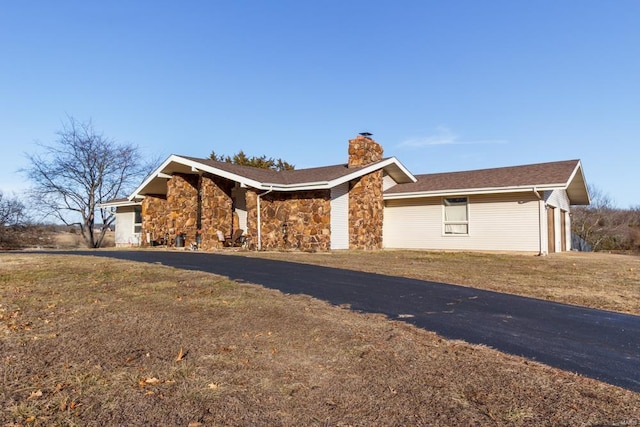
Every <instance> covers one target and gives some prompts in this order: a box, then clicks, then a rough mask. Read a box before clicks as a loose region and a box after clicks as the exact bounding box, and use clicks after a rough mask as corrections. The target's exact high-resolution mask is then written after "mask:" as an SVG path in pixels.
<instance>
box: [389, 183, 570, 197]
mask: <svg viewBox="0 0 640 427" xmlns="http://www.w3.org/2000/svg"><path fill="white" fill-rule="evenodd" d="M558 189H561V190H564V189H565V187H564V185H562V184H559V185H542V186H540V185H528V186H517V187H498V188H473V189H471V188H467V189H464V188H461V189H456V190H442V191H416V192H413V193H394V194H383V196H382V197H383V199H384V200H398V199H417V198H420V197H439V196H440V197H442V196H455V195H474V194H499V193H520V192H523V191H548V190H558Z"/></svg>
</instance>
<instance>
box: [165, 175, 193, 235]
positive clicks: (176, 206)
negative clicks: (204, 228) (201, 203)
mask: <svg viewBox="0 0 640 427" xmlns="http://www.w3.org/2000/svg"><path fill="white" fill-rule="evenodd" d="M198 179H199V176H198V175H188V174H175V175H173V176H172V177H171V178H170V179H169V181H167V207H168V211H169V215H168V220H167V221H168V222H167V226H168V228H169V238H170V239H173V240H175V238H176V235H178V234H179V233H183V234H184V235H185V246H188V245H189V244H190V243H191V242H193V241H194V240H195V236H196V230H197V228H198V224H197V221H198Z"/></svg>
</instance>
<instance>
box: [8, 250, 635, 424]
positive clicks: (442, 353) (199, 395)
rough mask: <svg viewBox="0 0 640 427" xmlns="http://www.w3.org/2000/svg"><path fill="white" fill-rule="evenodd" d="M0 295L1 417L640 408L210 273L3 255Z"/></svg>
mask: <svg viewBox="0 0 640 427" xmlns="http://www.w3.org/2000/svg"><path fill="white" fill-rule="evenodd" d="M418 255H420V256H422V254H417V255H416V256H418ZM425 255H426V254H425ZM331 256H332V255H330V256H327V257H331ZM420 262H424V260H420ZM0 304H1V306H0V355H1V356H0V357H1V361H0V402H1V403H2V407H0V425H3V426H19V425H20V426H27V425H28V426H36V425H37V426H42V425H47V426H50V425H53V426H56V425H60V426H62V425H64V426H74V425H82V426H85V425H95V426H98V425H176V426H178V425H180V426H187V425H188V426H192V427H194V426H199V425H207V426H209V425H260V426H261V425H265V426H266V425H269V426H272V425H283V426H293V425H332V426H333V425H336V426H337V425H343V426H344V425H354V426H356V425H357V426H370V425H483V426H484V425H497V426H525V425H549V426H562V425H571V426H590V425H626V426H630V425H636V426H637V425H639V422H638V420H640V394H639V393H633V392H630V391H626V390H622V389H620V388H617V387H613V386H609V385H606V384H603V383H600V382H598V381H595V380H590V379H586V378H582V377H579V376H577V375H574V374H570V373H567V372H563V371H560V370H557V369H553V368H549V367H546V366H543V365H540V364H537V363H533V362H529V361H527V360H524V359H522V358H518V357H514V356H508V355H505V354H502V353H499V352H497V351H494V350H491V349H488V348H486V347H481V346H472V345H469V344H466V343H463V342H458V341H448V340H445V339H443V338H441V337H439V336H437V335H435V334H433V333H430V332H427V331H423V330H420V329H417V328H415V327H413V326H410V325H407V324H404V323H400V322H395V321H389V320H388V319H386V318H384V317H382V316H378V315H363V314H358V313H354V312H350V311H348V310H343V309H340V308H338V307H333V306H330V305H328V304H326V303H323V302H321V301H317V300H314V299H312V298H309V297H305V296H285V295H282V294H281V293H279V292H277V291H272V290H265V289H263V288H260V287H257V286H252V285H244V284H237V283H234V282H231V281H228V280H226V279H224V278H221V277H219V276H215V275H212V274H206V273H200V272H187V271H182V270H177V269H173V268H168V267H162V266H157V265H149V264H136V263H132V262H123V261H113V260H109V259H103V258H91V257H79V256H57V255H42V254H19V253H14V254H0Z"/></svg>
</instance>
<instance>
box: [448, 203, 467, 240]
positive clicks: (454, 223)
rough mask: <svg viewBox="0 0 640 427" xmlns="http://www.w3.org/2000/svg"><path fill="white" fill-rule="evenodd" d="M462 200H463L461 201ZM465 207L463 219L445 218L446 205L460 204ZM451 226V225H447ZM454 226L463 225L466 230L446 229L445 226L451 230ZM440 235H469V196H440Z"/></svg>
mask: <svg viewBox="0 0 640 427" xmlns="http://www.w3.org/2000/svg"><path fill="white" fill-rule="evenodd" d="M463 200H464V201H463ZM463 203H464V207H465V210H464V212H465V217H466V218H465V219H456V220H447V206H462V204H463ZM448 226H451V227H448ZM455 226H464V227H465V229H466V232H455V231H448V230H447V228H450V229H451V230H453V229H454V228H455ZM442 235H443V236H447V237H449V236H468V235H469V197H467V196H458V197H443V198H442Z"/></svg>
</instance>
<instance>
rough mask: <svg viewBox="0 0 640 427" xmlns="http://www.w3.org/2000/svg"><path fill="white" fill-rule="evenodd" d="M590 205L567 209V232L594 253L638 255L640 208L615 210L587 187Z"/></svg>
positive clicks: (608, 200)
mask: <svg viewBox="0 0 640 427" xmlns="http://www.w3.org/2000/svg"><path fill="white" fill-rule="evenodd" d="M589 194H590V195H591V204H590V205H588V206H574V207H573V208H572V209H571V231H572V232H573V233H574V234H575V235H577V236H579V237H580V238H582V239H583V240H584V241H585V242H586V243H587V244H588V245H589V246H590V247H591V249H592V250H594V251H624V252H636V253H640V205H638V206H635V207H632V208H629V209H619V208H616V207H615V205H614V203H613V200H612V199H611V198H610V197H609V196H608V195H607V194H605V193H603V192H602V191H601V190H600V189H599V188H597V187H595V186H593V185H590V186H589Z"/></svg>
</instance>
